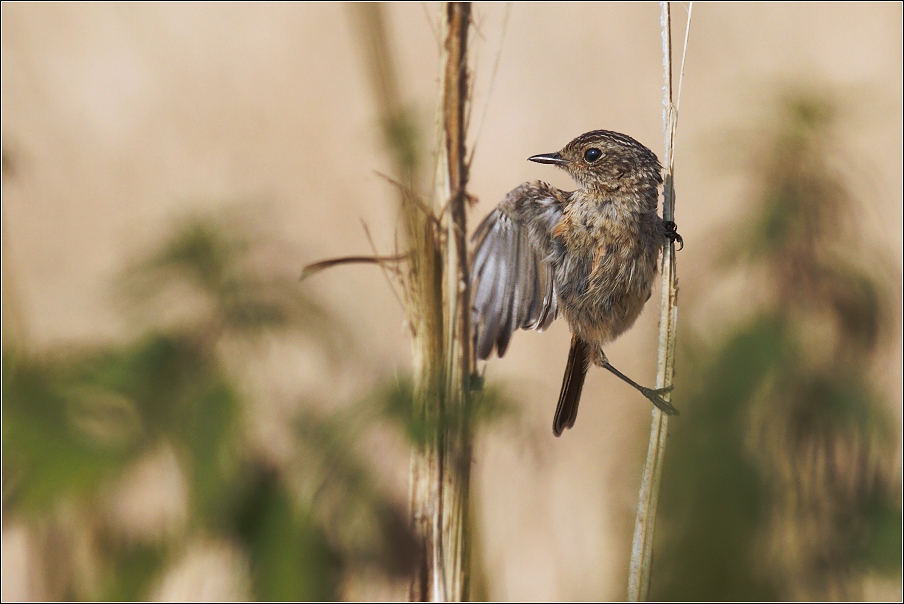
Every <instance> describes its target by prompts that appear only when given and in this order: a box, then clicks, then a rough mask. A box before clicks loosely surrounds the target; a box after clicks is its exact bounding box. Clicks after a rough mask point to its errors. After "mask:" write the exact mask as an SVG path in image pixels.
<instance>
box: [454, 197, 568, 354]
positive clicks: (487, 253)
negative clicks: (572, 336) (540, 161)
mask: <svg viewBox="0 0 904 604" xmlns="http://www.w3.org/2000/svg"><path fill="white" fill-rule="evenodd" d="M565 200H566V197H565V194H564V193H563V192H562V191H559V190H558V189H555V188H553V187H551V186H550V185H548V184H546V183H544V182H539V181H537V182H531V183H525V184H523V185H521V186H520V187H518V188H517V189H515V190H514V191H512V192H510V193H509V194H508V195H506V197H505V199H504V200H503V201H502V203H500V204H499V206H498V207H497V208H496V209H495V210H494V211H493V212H492V213H491V214H490V215H489V216H487V217H486V218H485V219H484V221H483V222H482V223H481V224H480V226H479V227H477V231H476V232H475V233H474V237H473V239H472V241H473V244H474V247H473V252H472V255H471V296H472V298H471V300H472V303H471V309H472V322H473V326H474V340H475V350H476V353H477V357H478V358H479V359H486V358H488V357H489V356H490V354H491V353H492V352H493V348H494V347H495V348H496V351H497V353H498V354H499V356H500V357H501V356H502V355H503V354H505V350H506V348H507V347H508V343H509V339H510V338H511V337H512V333H513V332H514V331H515V330H516V329H519V328H520V329H536V330H539V331H542V330H544V329H546V328H547V327H548V326H549V324H550V323H552V321H553V319H555V318H556V309H557V306H556V288H555V283H554V281H553V267H552V265H551V259H552V257H553V256H554V252H555V250H554V246H555V243H554V237H553V229H555V227H556V225H557V224H559V221H560V220H561V219H562V213H563V208H564V204H565Z"/></svg>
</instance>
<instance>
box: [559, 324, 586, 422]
mask: <svg viewBox="0 0 904 604" xmlns="http://www.w3.org/2000/svg"><path fill="white" fill-rule="evenodd" d="M589 352H590V349H589V346H587V343H586V342H585V341H584V340H582V339H581V338H579V337H578V336H577V335H575V334H572V336H571V350H570V351H569V352H568V365H566V366H565V377H564V379H563V380H562V391H561V392H560V393H559V405H558V406H557V407H556V416H555V418H554V419H553V420H552V432H553V434H555V435H556V436H561V435H562V432H563V431H564V430H565V428H570V427H572V426H573V425H574V420H575V419H577V417H578V403H580V402H581V388H583V387H584V377H585V376H586V375H587V367H588V365H589V362H590V357H589V354H588V353H589Z"/></svg>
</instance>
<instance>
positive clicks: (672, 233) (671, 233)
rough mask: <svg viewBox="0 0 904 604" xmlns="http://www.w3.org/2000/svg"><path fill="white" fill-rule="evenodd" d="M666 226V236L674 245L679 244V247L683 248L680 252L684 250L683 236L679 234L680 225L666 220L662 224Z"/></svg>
mask: <svg viewBox="0 0 904 604" xmlns="http://www.w3.org/2000/svg"><path fill="white" fill-rule="evenodd" d="M662 224H663V225H664V226H665V236H666V238H667V239H668V240H669V241H671V242H672V243H675V242H678V245H680V246H681V247H679V248H678V250H679V251H680V250H683V249H684V239H683V238H682V237H681V235H679V234H678V225H677V224H675V223H674V222H672V221H671V220H665V221H663V223H662Z"/></svg>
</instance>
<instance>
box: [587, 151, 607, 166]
mask: <svg viewBox="0 0 904 604" xmlns="http://www.w3.org/2000/svg"><path fill="white" fill-rule="evenodd" d="M602 156H603V152H602V151H600V150H599V149H597V148H596V147H591V148H590V149H587V150H586V151H585V152H584V159H585V160H587V161H588V162H589V163H591V164H592V163H593V162H595V161H596V160H598V159H599V158H601V157H602Z"/></svg>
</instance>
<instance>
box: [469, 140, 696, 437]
mask: <svg viewBox="0 0 904 604" xmlns="http://www.w3.org/2000/svg"><path fill="white" fill-rule="evenodd" d="M528 159H529V160H530V161H535V162H538V163H541V164H552V165H555V166H559V167H560V168H562V169H564V170H565V171H566V172H568V173H569V174H570V175H571V177H572V178H574V180H575V181H577V183H578V187H579V188H578V189H577V190H576V191H571V192H567V191H560V190H559V189H556V188H555V187H553V186H550V185H548V184H547V183H545V182H542V181H534V182H528V183H524V184H522V185H521V186H519V187H518V188H517V189H515V190H513V191H511V192H510V193H509V194H508V195H506V196H505V199H504V200H503V201H502V203H500V204H499V206H497V208H496V209H495V210H494V211H493V212H492V213H491V214H490V215H489V216H487V217H486V218H485V219H484V221H483V222H482V223H481V224H480V226H479V227H478V228H477V231H476V233H475V234H474V237H473V242H474V251H473V254H472V257H471V292H472V296H473V298H472V313H473V324H474V329H475V335H474V338H475V350H476V351H477V356H478V358H480V359H481V360H483V359H486V358H488V357H489V356H490V354H491V353H492V352H493V348H496V351H497V353H498V354H499V356H500V357H501V356H502V355H504V354H505V350H506V348H507V347H508V344H509V340H510V338H511V336H512V333H513V332H514V331H515V330H516V329H519V328H520V329H536V330H538V331H542V330H543V329H545V328H547V327H548V326H549V325H550V323H552V321H553V319H555V318H556V316H557V315H558V314H559V313H561V314H563V315H564V316H565V320H566V321H568V325H569V327H570V328H571V333H572V336H571V351H570V352H569V354H568V364H567V366H566V367H565V378H564V381H563V382H562V391H561V393H560V394H559V404H558V407H557V408H556V415H555V419H554V420H553V427H552V430H553V433H554V434H555V435H556V436H559V435H561V434H562V431H563V430H564V429H565V428H571V427H572V426H573V425H574V420H575V418H576V417H577V413H578V403H579V402H580V398H581V388H582V386H583V385H584V377H585V376H586V374H587V368H588V367H589V364H590V363H593V364H594V365H598V366H600V367H604V368H606V369H608V370H609V371H611V372H612V373H614V374H615V375H617V376H618V377H619V378H621V379H622V380H624V381H626V382H627V383H629V384H631V385H632V386H634V387H635V388H637V389H638V390H639V391H640V392H641V393H643V395H644V396H646V397H647V398H648V399H650V401H652V402H653V404H654V405H656V406H657V407H659V408H660V409H662V410H663V411H664V412H665V413H668V414H677V413H678V411H677V410H676V409H675V408H674V407H673V406H672V405H671V404H670V403H669V402H668V401H666V400H665V399H664V398H662V396H661V395H662V394H664V393H665V392H667V391H668V390H669V389H660V390H654V389H651V388H645V387H643V386H641V385H639V384H637V383H636V382H635V381H634V380H632V379H630V378H629V377H627V376H626V375H624V374H623V373H621V372H620V371H618V370H617V369H616V368H615V367H613V366H612V365H611V364H610V363H609V359H607V358H606V354H605V353H604V352H603V346H604V345H606V344H608V343H609V342H611V341H612V340H614V339H615V338H617V337H618V336H619V335H621V334H622V333H624V332H625V331H626V330H627V329H629V328H630V327H631V326H632V325H633V324H634V321H635V320H636V319H637V317H638V315H640V311H641V310H642V309H643V306H644V304H645V303H646V301H647V300H648V299H649V297H650V293H651V290H652V288H653V279H654V277H655V275H656V264H657V261H658V259H659V254H660V252H661V251H662V248H663V245H664V244H665V243H666V241H667V240H672V241H678V242H679V243H682V240H681V236H680V235H678V233H677V231H676V227H675V223H673V222H666V221H663V220H662V219H661V218H660V217H659V216H658V215H657V213H656V208H657V205H658V200H659V185H661V184H662V176H661V172H662V166H661V165H660V163H659V160H658V159H657V158H656V155H654V154H653V152H652V151H650V150H649V149H647V148H646V147H644V146H643V145H641V144H640V143H638V142H637V141H636V140H634V139H633V138H631V137H630V136H626V135H624V134H618V133H617V132H609V131H608V130H594V131H593V132H588V133H586V134H582V135H581V136H579V137H577V138H576V139H574V140H573V141H571V142H570V143H568V144H567V145H565V148H564V149H562V150H561V151H559V152H558V153H547V154H543V155H534V156H533V157H529V158H528Z"/></svg>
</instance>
